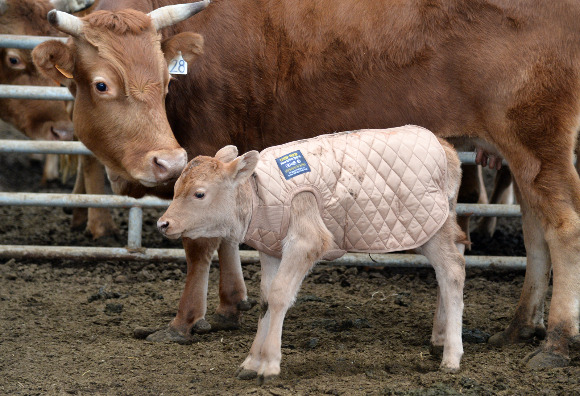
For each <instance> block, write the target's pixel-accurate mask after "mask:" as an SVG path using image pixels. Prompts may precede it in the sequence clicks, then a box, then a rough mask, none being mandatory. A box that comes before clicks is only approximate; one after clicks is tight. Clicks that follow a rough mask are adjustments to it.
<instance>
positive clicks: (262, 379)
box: [258, 374, 279, 385]
mask: <svg viewBox="0 0 580 396" xmlns="http://www.w3.org/2000/svg"><path fill="white" fill-rule="evenodd" d="M278 377H279V376H278V375H277V374H272V375H259V376H258V385H264V384H267V383H269V382H274V381H275V380H277V379H278Z"/></svg>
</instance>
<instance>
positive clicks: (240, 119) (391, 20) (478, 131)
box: [34, 0, 580, 367]
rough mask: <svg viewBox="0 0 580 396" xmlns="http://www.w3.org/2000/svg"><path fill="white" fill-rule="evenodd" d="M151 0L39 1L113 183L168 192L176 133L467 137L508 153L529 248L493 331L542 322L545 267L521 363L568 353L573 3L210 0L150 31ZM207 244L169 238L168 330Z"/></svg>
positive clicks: (198, 312) (538, 311)
mask: <svg viewBox="0 0 580 396" xmlns="http://www.w3.org/2000/svg"><path fill="white" fill-rule="evenodd" d="M168 3H170V2H169V1H152V0H150V1H143V2H139V3H138V2H136V1H129V0H127V1H115V2H113V1H110V0H109V1H107V0H103V1H101V3H100V5H99V7H100V9H112V10H119V9H121V8H124V7H135V8H136V9H138V10H139V11H141V12H139V11H133V10H127V11H118V12H115V13H112V12H95V13H93V14H90V15H88V16H86V17H84V18H83V19H75V18H73V17H69V16H68V15H66V14H60V13H52V14H50V15H49V20H50V21H51V23H53V24H54V25H55V26H58V27H59V29H61V30H62V31H65V32H68V33H70V34H71V35H72V36H73V40H72V41H71V42H70V43H69V44H68V45H65V44H63V43H56V42H51V43H45V44H43V45H42V46H40V47H38V48H37V49H36V50H35V51H34V57H35V62H36V64H37V65H38V66H39V67H40V68H41V69H42V70H43V71H44V72H45V73H47V74H48V75H50V76H52V77H53V78H55V79H59V80H60V81H61V82H63V83H65V84H66V83H67V81H68V79H67V78H66V76H67V75H72V76H73V79H74V82H75V83H76V86H77V92H76V102H75V110H74V115H75V118H74V121H75V127H77V129H78V130H79V137H80V139H81V140H82V141H83V142H84V143H85V144H86V145H87V146H88V147H89V148H90V149H91V150H93V151H94V152H95V154H96V155H97V157H99V159H100V160H101V161H103V162H104V163H105V164H106V165H107V167H108V168H109V170H110V176H111V178H112V179H113V180H116V181H117V182H118V183H124V189H123V190H124V192H126V193H131V194H133V195H142V194H145V193H156V194H159V195H165V196H171V185H172V181H173V179H174V178H175V176H176V175H177V174H178V173H179V168H180V167H181V166H182V164H183V162H184V155H183V152H182V151H181V150H180V149H179V146H182V147H184V148H185V149H186V150H187V153H188V155H189V157H190V158H192V157H193V156H195V155H197V154H204V153H205V154H212V153H214V152H215V151H216V150H217V149H218V148H220V147H222V146H224V145H227V144H234V145H236V146H237V147H238V148H239V149H240V151H243V152H245V151H248V150H251V149H260V148H263V147H266V146H270V145H276V144H278V143H281V142H284V141H288V140H296V139H301V138H305V137H308V136H313V135H317V134H321V133H325V132H330V131H341V130H352V129H360V128H385V127H391V126H399V125H404V124H409V123H412V124H416V125H422V126H424V127H426V128H428V129H430V130H432V131H434V132H435V133H436V134H437V135H439V136H441V137H454V136H457V137H459V136H466V137H470V138H474V139H476V142H477V144H478V145H479V144H482V145H483V144H487V145H491V146H493V147H495V149H496V150H497V151H498V152H499V153H500V154H501V156H502V157H503V158H505V159H506V160H507V162H508V163H509V165H510V170H511V171H512V173H513V177H514V180H515V181H516V182H517V184H518V186H519V190H520V192H521V194H520V195H521V196H520V197H519V202H521V204H522V212H523V227H524V234H525V243H526V248H527V252H528V269H527V271H526V279H525V282H524V290H523V293H522V297H521V299H520V302H519V304H518V307H517V309H516V313H515V316H514V319H513V321H512V322H511V324H510V326H509V327H508V329H507V330H506V331H504V332H502V333H500V334H499V335H496V336H495V337H494V339H493V341H494V343H500V344H501V343H508V342H517V341H520V340H528V339H530V338H532V337H534V335H537V336H540V337H541V336H543V335H544V334H545V325H544V300H545V297H546V293H547V290H548V283H549V279H550V270H551V268H552V266H553V272H554V288H553V290H554V292H553V295H552V306H551V309H550V316H549V320H548V332H547V339H546V342H545V343H543V344H542V347H541V348H540V350H539V351H538V353H536V354H535V355H534V356H533V357H531V359H530V360H529V362H528V364H529V365H530V366H531V367H545V366H561V365H566V364H568V362H569V346H568V345H569V342H570V340H571V339H572V338H573V337H575V336H577V335H578V318H579V309H580V307H579V302H578V301H579V300H580V270H579V265H580V179H579V177H578V174H577V173H576V171H575V169H574V166H573V164H572V155H573V148H574V143H575V140H576V135H577V133H576V131H577V130H578V126H579V125H578V124H579V120H580V117H579V115H580V94H579V92H580V24H579V23H578V20H579V18H580V3H578V2H576V1H565V0H563V1H560V2H555V3H554V2H545V1H541V0H519V1H512V2H509V3H506V2H504V1H499V0H472V1H463V0H438V1H420V0H415V1H407V2H400V1H394V0H383V1H368V2H363V1H359V2H352V1H347V0H319V1H308V2H296V1H289V0H275V1H274V0H254V1H236V0H220V1H216V2H215V3H212V4H211V5H210V6H209V7H208V8H207V10H205V11H204V12H202V13H200V14H199V15H198V16H196V17H194V18H191V19H189V20H187V21H185V22H182V23H178V24H176V25H175V26H173V27H168V28H167V29H164V30H162V28H164V27H166V26H168V25H171V24H172V23H173V22H178V21H181V20H183V19H184V18H186V17H187V16H188V12H187V11H185V12H183V13H182V12H179V11H175V10H174V9H172V10H173V11H172V12H168V13H169V14H173V15H175V16H177V17H176V19H173V20H171V18H169V17H167V16H166V14H165V13H164V12H163V11H161V10H156V11H155V12H153V13H152V14H150V16H147V15H146V14H143V13H142V12H149V11H151V10H153V9H155V8H157V7H159V6H162V5H166V4H168ZM171 3H174V2H171ZM99 7H98V8H99ZM184 7H186V6H184ZM181 11H183V9H181ZM157 31H161V33H162V36H159V35H158V33H157ZM194 32H195V33H194ZM202 37H203V40H205V42H204V43H203V51H202ZM177 51H181V52H182V54H183V57H184V58H185V59H186V60H187V61H188V62H189V63H190V66H189V74H188V75H187V76H178V77H176V78H175V81H174V83H173V84H172V86H171V88H169V80H170V77H169V74H168V72H167V60H169V59H173V57H174V56H175V55H176V53H177ZM202 52H203V53H202ZM56 65H58V66H59V69H60V70H62V71H63V72H64V74H62V73H61V72H60V71H59V69H57V68H56ZM167 93H169V94H167ZM165 111H167V118H166V117H165ZM170 125H171V128H172V129H173V133H175V136H174V135H173V134H172V133H171V129H170V127H169V126H170ZM122 179H125V180H126V182H123V180H122ZM135 183H140V184H141V186H139V185H137V184H135ZM164 184H165V186H163V185H164ZM154 187H157V189H155V188H154ZM218 245H219V240H217V239H215V240H214V239H212V240H195V241H192V240H186V241H185V242H184V246H185V249H186V252H187V255H188V275H187V280H186V286H185V292H184V294H183V295H182V298H181V301H180V304H179V310H178V313H177V316H176V317H175V319H174V320H173V321H172V323H171V325H170V330H169V331H167V332H166V335H168V336H171V335H175V334H177V337H176V338H177V339H178V340H184V339H187V338H189V337H190V331H191V330H192V329H194V328H195V324H196V323H203V322H202V319H203V318H204V316H205V303H206V300H205V299H206V296H205V291H206V290H207V275H208V267H209V257H210V253H211V252H212V250H213V249H215V248H216V247H217V246H218ZM219 246H220V250H219V252H218V253H220V260H221V262H220V271H221V274H222V279H221V282H220V286H221V289H220V306H219V307H218V310H217V312H218V313H220V314H222V315H225V316H230V317H234V318H235V317H237V315H238V314H239V310H238V309H237V307H236V304H237V303H238V302H240V301H241V300H242V299H243V298H245V293H246V291H245V286H244V285H243V279H242V276H241V270H240V268H239V265H237V264H235V263H232V260H237V259H238V256H237V253H236V250H235V247H234V246H232V245H231V243H227V242H224V243H222V244H221V245H219ZM224 275H228V277H227V278H226V277H225V276H224ZM226 279H227V282H226V281H225V280H226Z"/></svg>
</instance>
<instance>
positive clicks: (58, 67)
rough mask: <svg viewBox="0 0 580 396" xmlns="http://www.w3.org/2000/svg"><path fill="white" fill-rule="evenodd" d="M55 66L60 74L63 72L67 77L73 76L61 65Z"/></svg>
mask: <svg viewBox="0 0 580 396" xmlns="http://www.w3.org/2000/svg"><path fill="white" fill-rule="evenodd" d="M54 67H56V70H58V71H59V72H60V74H62V75H63V76H65V77H66V78H73V76H72V74H70V73H69V72H67V71H66V70H64V69H61V67H60V66H59V65H54Z"/></svg>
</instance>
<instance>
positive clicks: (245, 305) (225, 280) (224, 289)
mask: <svg viewBox="0 0 580 396" xmlns="http://www.w3.org/2000/svg"><path fill="white" fill-rule="evenodd" d="M218 257H219V263H220V282H219V296H220V302H219V306H218V307H217V309H216V312H215V314H214V315H212V316H211V318H209V322H210V324H211V329H212V330H232V329H238V328H239V327H240V321H241V313H242V311H247V310H249V309H251V308H252V307H253V306H254V305H255V304H256V302H255V301H252V300H248V295H247V290H246V284H245V282H244V275H243V273H242V264H241V261H240V249H239V246H238V243H237V242H233V241H231V240H226V239H222V241H221V243H220V246H219V249H218Z"/></svg>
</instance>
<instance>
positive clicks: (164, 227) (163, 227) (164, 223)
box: [157, 220, 169, 234]
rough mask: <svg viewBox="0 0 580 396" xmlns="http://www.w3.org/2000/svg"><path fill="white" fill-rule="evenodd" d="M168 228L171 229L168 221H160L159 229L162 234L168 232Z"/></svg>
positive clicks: (158, 223)
mask: <svg viewBox="0 0 580 396" xmlns="http://www.w3.org/2000/svg"><path fill="white" fill-rule="evenodd" d="M167 228H169V222H168V221H161V220H159V221H158V222H157V229H158V230H159V231H160V232H161V233H163V234H164V233H165V231H167Z"/></svg>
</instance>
